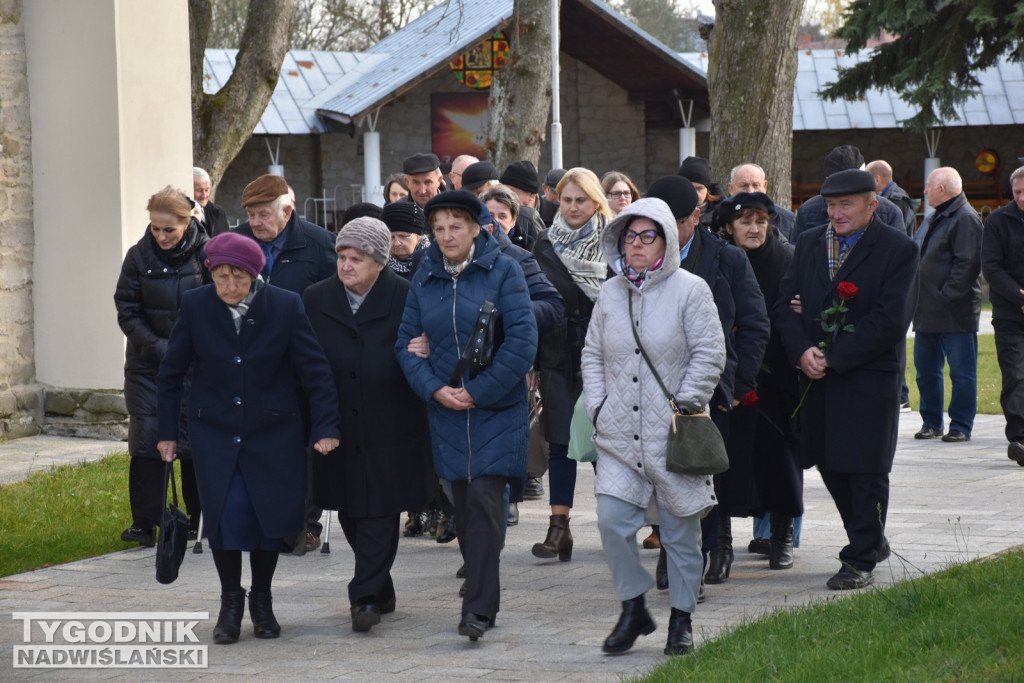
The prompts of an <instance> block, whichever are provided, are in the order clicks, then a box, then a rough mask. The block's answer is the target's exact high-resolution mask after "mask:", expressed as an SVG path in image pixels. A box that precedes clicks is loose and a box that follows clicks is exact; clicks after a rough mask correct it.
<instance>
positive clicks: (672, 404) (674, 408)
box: [629, 292, 704, 415]
mask: <svg viewBox="0 0 1024 683" xmlns="http://www.w3.org/2000/svg"><path fill="white" fill-rule="evenodd" d="M629 329H631V330H632V331H633V339H635V340H636V345H637V348H639V349H640V355H641V356H643V357H644V361H645V362H646V363H647V367H649V368H650V369H651V373H652V374H653V375H654V379H656V380H657V381H658V386H659V387H661V393H663V394H665V398H667V399H668V405H669V407H670V408H672V412H673V413H677V414H679V415H700V414H701V413H703V412H704V409H703V408H701V409H700V410H698V411H696V412H694V411H691V410H681V409H680V408H679V404H678V403H676V397H675V396H674V395H673V394H672V392H671V391H669V390H668V389H667V388H666V387H665V383H664V382H662V381H661V375H659V374H658V371H657V370H655V369H654V364H653V363H652V362H651V359H650V358H648V357H647V351H645V350H644V345H643V344H641V343H640V335H639V334H637V331H636V323H635V322H634V321H633V293H632V292H630V293H629Z"/></svg>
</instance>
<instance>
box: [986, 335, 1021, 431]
mask: <svg viewBox="0 0 1024 683" xmlns="http://www.w3.org/2000/svg"><path fill="white" fill-rule="evenodd" d="M992 327H993V328H994V329H995V333H996V334H995V337H996V358H997V359H998V361H999V371H1000V372H1001V373H1002V375H1003V389H1002V391H1001V392H1000V394H999V403H1000V404H1001V405H1002V407H1003V417H1005V418H1006V440H1007V441H1018V442H1024V322H1019V323H1015V322H1013V321H1011V320H998V319H997V320H993V321H992Z"/></svg>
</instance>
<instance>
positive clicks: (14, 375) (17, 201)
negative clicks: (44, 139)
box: [0, 0, 39, 440]
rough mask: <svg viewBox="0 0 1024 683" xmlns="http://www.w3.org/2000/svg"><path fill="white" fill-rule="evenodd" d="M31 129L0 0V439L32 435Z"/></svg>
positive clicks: (15, 44) (15, 40)
mask: <svg viewBox="0 0 1024 683" xmlns="http://www.w3.org/2000/svg"><path fill="white" fill-rule="evenodd" d="M34 241H35V240H34V236H33V227H32V126H31V121H30V118H29V97H28V78H27V75H26V71H25V34H24V30H23V28H22V21H21V0H0V440H4V439H8V438H14V437H18V436H25V435H28V434H35V433H37V432H38V430H39V428H38V421H37V409H38V407H39V400H38V396H39V389H38V387H36V386H34V384H33V382H34V381H35V354H34V336H33V329H32V328H33V310H32V258H33V248H34Z"/></svg>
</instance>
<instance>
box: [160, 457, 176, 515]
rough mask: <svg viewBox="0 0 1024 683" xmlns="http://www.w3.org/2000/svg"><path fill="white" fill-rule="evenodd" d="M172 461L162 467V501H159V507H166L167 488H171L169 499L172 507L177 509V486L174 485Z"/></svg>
mask: <svg viewBox="0 0 1024 683" xmlns="http://www.w3.org/2000/svg"><path fill="white" fill-rule="evenodd" d="M173 475H174V461H173V460H172V461H170V462H169V463H167V464H166V465H164V499H163V500H162V501H160V507H162V508H163V507H167V487H168V486H170V487H171V498H172V500H174V506H175V507H178V485H177V484H175V483H174V476H173Z"/></svg>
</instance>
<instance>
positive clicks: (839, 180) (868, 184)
mask: <svg viewBox="0 0 1024 683" xmlns="http://www.w3.org/2000/svg"><path fill="white" fill-rule="evenodd" d="M874 191H875V176H873V175H871V174H870V173H868V172H867V171H861V170H860V169H856V168H850V169H847V170H845V171H836V172H835V173H833V174H832V175H830V176H829V177H828V178H825V182H824V183H822V184H821V196H822V197H846V196H848V195H851V194H863V193H865V192H874Z"/></svg>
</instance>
